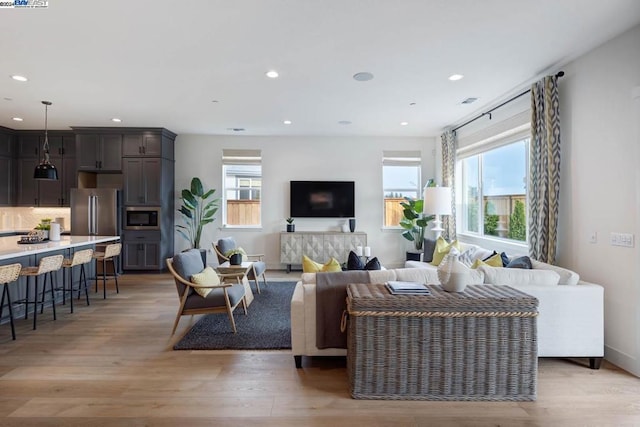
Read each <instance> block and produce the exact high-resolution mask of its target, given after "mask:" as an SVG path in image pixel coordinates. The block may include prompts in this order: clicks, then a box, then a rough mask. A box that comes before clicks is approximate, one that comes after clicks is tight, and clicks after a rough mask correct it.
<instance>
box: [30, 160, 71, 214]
mask: <svg viewBox="0 0 640 427" xmlns="http://www.w3.org/2000/svg"><path fill="white" fill-rule="evenodd" d="M55 166H56V169H58V180H57V181H39V182H38V194H39V197H38V206H69V201H70V197H71V189H72V188H75V187H76V181H77V179H76V159H75V158H73V157H64V158H60V159H56V161H55Z"/></svg>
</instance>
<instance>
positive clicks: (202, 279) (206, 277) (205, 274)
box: [191, 267, 220, 298]
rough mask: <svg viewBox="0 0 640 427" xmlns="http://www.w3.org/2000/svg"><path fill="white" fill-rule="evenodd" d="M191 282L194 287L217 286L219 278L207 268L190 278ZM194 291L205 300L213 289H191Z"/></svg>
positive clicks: (211, 269)
mask: <svg viewBox="0 0 640 427" xmlns="http://www.w3.org/2000/svg"><path fill="white" fill-rule="evenodd" d="M191 282H192V283H195V284H196V285H207V286H212V285H219V284H220V277H218V274H217V273H216V271H215V270H214V269H213V268H212V267H207V268H205V269H204V270H202V271H201V272H200V273H197V274H194V275H193V276H191ZM193 290H194V291H196V292H197V293H198V295H200V296H201V297H202V298H206V297H207V295H209V292H211V291H212V290H213V289H211V288H195V287H194V288H193Z"/></svg>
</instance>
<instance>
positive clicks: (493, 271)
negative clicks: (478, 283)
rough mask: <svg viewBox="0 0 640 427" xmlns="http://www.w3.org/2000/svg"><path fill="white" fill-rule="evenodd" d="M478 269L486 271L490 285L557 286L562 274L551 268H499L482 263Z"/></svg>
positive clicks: (485, 275) (486, 279)
mask: <svg viewBox="0 0 640 427" xmlns="http://www.w3.org/2000/svg"><path fill="white" fill-rule="evenodd" d="M478 271H481V272H482V273H484V283H486V284H490V285H512V286H516V287H519V286H521V285H525V286H526V285H545V286H556V285H557V284H558V281H559V280H560V275H559V274H558V273H556V272H555V271H551V270H523V269H519V268H499V267H491V266H488V265H481V266H480V267H478Z"/></svg>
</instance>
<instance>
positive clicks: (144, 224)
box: [124, 206, 160, 230]
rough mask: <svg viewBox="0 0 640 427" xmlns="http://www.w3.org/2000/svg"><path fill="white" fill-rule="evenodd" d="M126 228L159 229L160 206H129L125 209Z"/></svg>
mask: <svg viewBox="0 0 640 427" xmlns="http://www.w3.org/2000/svg"><path fill="white" fill-rule="evenodd" d="M124 229H125V230H159V229H160V208H150V207H147V206H135V207H133V206H128V207H127V208H126V209H125V211H124Z"/></svg>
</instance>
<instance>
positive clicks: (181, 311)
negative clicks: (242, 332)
mask: <svg viewBox="0 0 640 427" xmlns="http://www.w3.org/2000/svg"><path fill="white" fill-rule="evenodd" d="M167 267H168V269H169V272H170V273H171V275H172V276H173V277H174V278H175V279H176V280H177V281H179V282H180V283H182V284H183V285H185V286H186V288H185V290H184V292H183V293H182V295H181V296H180V307H179V308H178V314H177V316H176V320H175V322H174V324H173V330H172V331H171V335H174V334H175V333H176V329H177V328H178V323H179V322H180V317H182V316H187V315H191V316H193V315H194V314H208V313H227V316H229V322H231V328H232V329H233V333H234V334H235V333H236V332H237V331H236V322H235V320H234V319H233V310H235V309H236V307H237V306H238V305H239V304H240V303H242V308H243V309H244V314H247V305H246V302H245V297H244V296H243V297H242V298H240V301H238V302H237V303H236V305H231V301H230V300H229V294H228V291H227V288H230V287H231V286H233V285H234V283H228V282H225V281H224V280H225V279H228V278H234V279H236V281H237V282H238V283H239V284H240V285H242V283H241V282H240V280H239V278H238V275H237V274H219V273H216V274H218V276H219V277H220V279H221V280H222V283H221V284H219V285H211V286H206V285H198V284H196V283H192V282H190V281H188V280H186V279H185V278H184V277H182V276H180V275H179V274H178V273H177V272H176V270H175V269H174V268H173V259H172V258H167ZM190 288H222V290H223V292H224V299H225V302H226V305H223V306H211V307H202V308H192V309H185V308H184V306H185V304H186V302H187V298H188V297H189V294H190V293H191V292H190Z"/></svg>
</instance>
